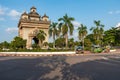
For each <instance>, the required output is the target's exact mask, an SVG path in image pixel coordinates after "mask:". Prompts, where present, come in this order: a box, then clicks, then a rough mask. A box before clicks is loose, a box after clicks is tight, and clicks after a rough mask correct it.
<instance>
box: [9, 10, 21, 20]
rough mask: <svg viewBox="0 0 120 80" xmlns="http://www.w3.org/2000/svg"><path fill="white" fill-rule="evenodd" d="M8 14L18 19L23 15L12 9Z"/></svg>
mask: <svg viewBox="0 0 120 80" xmlns="http://www.w3.org/2000/svg"><path fill="white" fill-rule="evenodd" d="M8 15H9V16H10V17H12V18H13V19H17V18H18V17H19V16H20V15H21V13H20V12H18V11H16V10H11V11H10V12H9V13H8Z"/></svg>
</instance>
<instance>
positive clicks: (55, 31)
mask: <svg viewBox="0 0 120 80" xmlns="http://www.w3.org/2000/svg"><path fill="white" fill-rule="evenodd" d="M49 35H50V37H52V36H53V40H54V41H53V48H55V37H56V36H58V35H59V31H58V27H57V23H54V22H53V23H52V24H51V25H50V28H49Z"/></svg>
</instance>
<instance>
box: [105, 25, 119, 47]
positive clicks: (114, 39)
mask: <svg viewBox="0 0 120 80" xmlns="http://www.w3.org/2000/svg"><path fill="white" fill-rule="evenodd" d="M103 42H104V44H105V45H113V46H119V45H120V29H116V28H114V27H112V28H111V29H109V30H107V31H105V33H104V38H103Z"/></svg>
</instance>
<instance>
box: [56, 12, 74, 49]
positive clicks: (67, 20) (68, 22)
mask: <svg viewBox="0 0 120 80" xmlns="http://www.w3.org/2000/svg"><path fill="white" fill-rule="evenodd" d="M58 21H62V25H61V32H62V35H63V36H64V37H65V43H66V48H68V32H69V34H70V35H72V34H73V30H74V26H73V24H72V21H74V18H73V17H68V15H67V14H65V16H63V17H62V18H59V19H58Z"/></svg>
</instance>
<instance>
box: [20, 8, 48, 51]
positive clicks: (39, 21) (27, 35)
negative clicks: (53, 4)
mask: <svg viewBox="0 0 120 80" xmlns="http://www.w3.org/2000/svg"><path fill="white" fill-rule="evenodd" d="M36 10H37V9H36V8H35V7H32V8H30V12H29V13H26V12H24V13H23V14H22V15H21V17H20V20H19V23H18V28H19V32H18V33H19V36H20V37H21V38H23V39H24V40H27V43H26V48H27V49H30V48H32V40H34V39H36V35H35V33H36V32H37V31H39V30H43V31H44V32H45V33H46V34H47V36H46V38H45V40H44V42H48V38H49V34H48V29H49V25H50V21H49V17H48V16H47V15H46V14H44V15H43V16H41V15H39V14H38V13H37V11H36Z"/></svg>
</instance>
